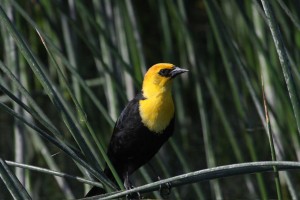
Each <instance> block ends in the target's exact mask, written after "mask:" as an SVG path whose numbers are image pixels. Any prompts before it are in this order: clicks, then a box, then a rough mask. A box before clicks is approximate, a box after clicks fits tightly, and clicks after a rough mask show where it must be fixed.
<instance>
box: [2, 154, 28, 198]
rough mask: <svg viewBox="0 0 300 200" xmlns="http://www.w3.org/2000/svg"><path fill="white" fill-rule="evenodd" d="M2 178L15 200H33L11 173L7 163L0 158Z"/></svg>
mask: <svg viewBox="0 0 300 200" xmlns="http://www.w3.org/2000/svg"><path fill="white" fill-rule="evenodd" d="M0 176H1V179H2V180H3V181H4V183H5V184H6V187H7V189H8V190H9V191H10V193H11V195H12V196H13V197H14V199H20V200H23V199H31V197H30V196H29V194H28V192H27V191H26V189H25V188H24V187H23V185H22V184H21V183H20V181H19V180H18V178H17V177H16V176H15V175H14V174H13V173H12V172H11V170H10V169H9V167H8V165H7V164H6V162H5V161H4V160H3V159H2V158H0Z"/></svg>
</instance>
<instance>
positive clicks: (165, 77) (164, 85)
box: [142, 63, 188, 98]
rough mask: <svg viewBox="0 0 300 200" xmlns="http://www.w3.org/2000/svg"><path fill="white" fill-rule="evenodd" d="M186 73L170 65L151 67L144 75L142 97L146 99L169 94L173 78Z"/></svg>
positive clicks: (161, 64) (159, 64)
mask: <svg viewBox="0 0 300 200" xmlns="http://www.w3.org/2000/svg"><path fill="white" fill-rule="evenodd" d="M187 71H188V70H186V69H181V68H179V67H176V66H175V65H173V64H170V63H158V64H155V65H153V66H152V67H151V68H150V69H149V70H148V71H147V73H146V74H145V77H144V81H143V88H142V90H143V95H144V96H145V97H146V98H148V97H152V96H153V95H158V94H161V93H164V92H170V91H171V84H172V80H173V78H175V77H176V76H177V75H179V74H182V73H184V72H187Z"/></svg>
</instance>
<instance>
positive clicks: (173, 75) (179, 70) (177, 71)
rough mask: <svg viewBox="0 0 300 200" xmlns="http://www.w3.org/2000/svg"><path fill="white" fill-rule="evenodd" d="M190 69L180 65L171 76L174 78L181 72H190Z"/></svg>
mask: <svg viewBox="0 0 300 200" xmlns="http://www.w3.org/2000/svg"><path fill="white" fill-rule="evenodd" d="M188 71H189V70H187V69H182V68H180V67H176V66H175V68H174V69H173V70H172V71H171V73H170V74H171V78H174V77H175V76H177V75H179V74H182V73H184V72H188Z"/></svg>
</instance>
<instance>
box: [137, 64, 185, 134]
mask: <svg viewBox="0 0 300 200" xmlns="http://www.w3.org/2000/svg"><path fill="white" fill-rule="evenodd" d="M187 71H188V70H186V69H181V68H179V67H176V66H175V65H173V64H169V63H158V64H156V65H153V66H152V67H151V68H150V69H149V70H148V71H147V73H146V74H145V77H144V82H143V89H142V91H143V96H144V97H145V99H143V100H140V102H139V103H140V107H139V109H140V115H141V118H142V122H143V124H144V125H145V126H146V127H147V128H148V129H149V130H151V131H153V132H155V133H162V132H163V130H165V129H166V127H167V126H168V125H169V124H170V121H171V120H172V118H173V117H174V104H173V99H172V95H171V85H172V79H173V78H174V77H176V76H177V75H179V74H182V73H184V72H187Z"/></svg>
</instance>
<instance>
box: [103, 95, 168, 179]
mask: <svg viewBox="0 0 300 200" xmlns="http://www.w3.org/2000/svg"><path fill="white" fill-rule="evenodd" d="M143 99H145V98H144V97H143V95H142V94H139V95H137V96H136V97H135V98H134V99H133V100H131V101H130V102H129V103H128V104H127V106H126V107H125V109H124V110H123V111H122V113H121V115H120V117H119V119H118V120H117V122H116V125H115V128H114V131H113V134H112V137H111V140H110V144H109V147H108V152H107V154H108V157H109V159H110V160H111V162H112V164H113V165H114V167H115V169H116V171H117V172H118V174H119V176H120V177H121V178H124V174H125V173H128V174H129V175H130V174H131V173H132V172H134V171H135V170H136V169H137V168H139V167H140V166H141V165H143V164H145V163H146V162H147V161H149V160H150V159H151V158H152V157H153V155H154V154H155V153H156V152H157V151H158V150H159V149H160V147H161V146H162V144H163V143H165V141H166V140H167V139H168V138H169V137H170V136H171V134H172V132H173V127H174V120H172V121H171V123H170V125H169V126H168V128H166V130H165V131H164V132H163V133H160V134H156V133H153V132H151V131H150V130H149V129H148V128H146V127H145V126H144V124H143V123H142V120H141V117H140V113H139V101H140V100H143ZM107 172H109V170H108V169H106V173H107ZM108 176H111V174H110V172H109V173H108Z"/></svg>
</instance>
